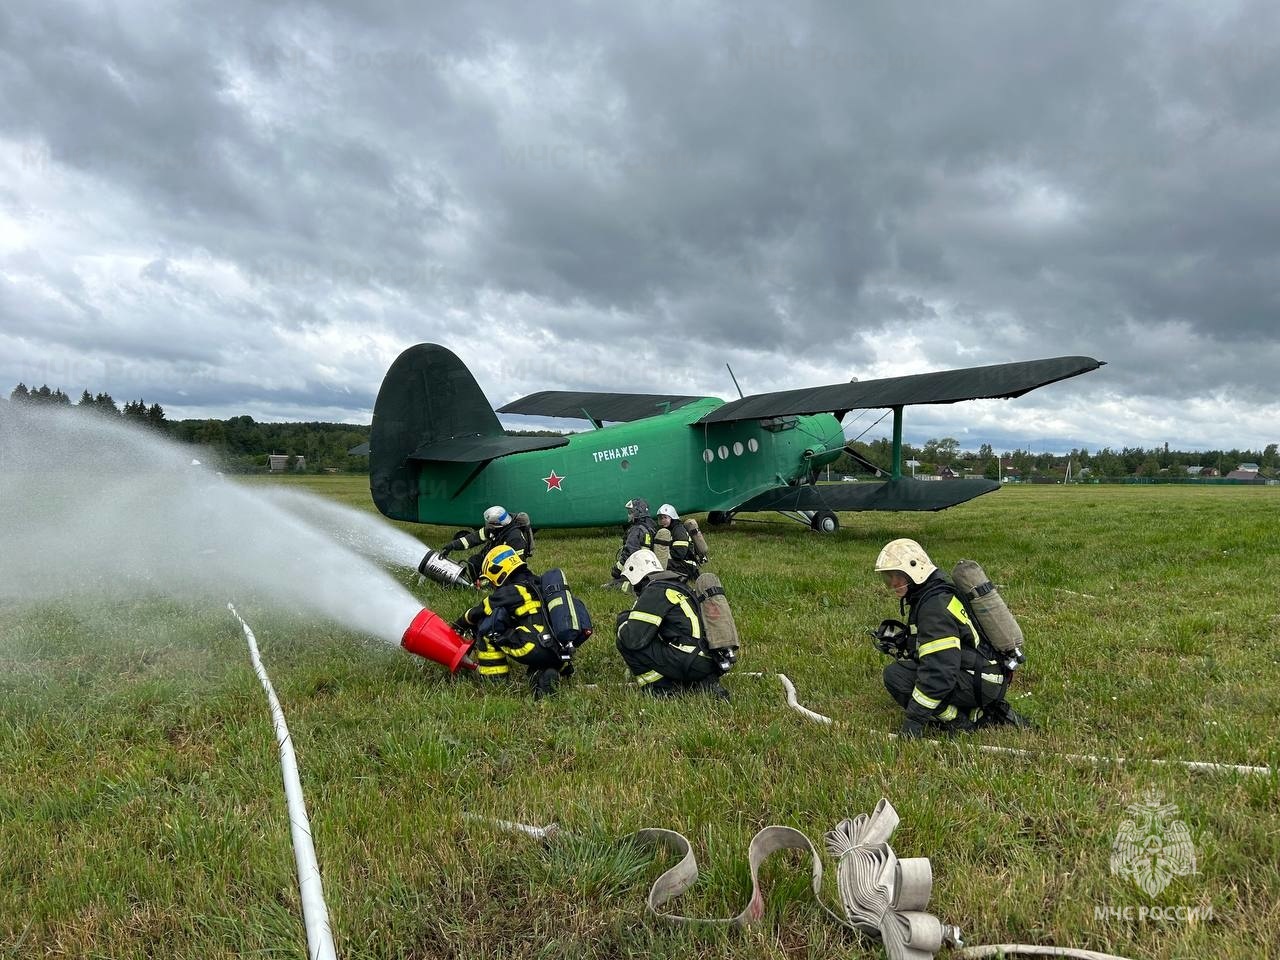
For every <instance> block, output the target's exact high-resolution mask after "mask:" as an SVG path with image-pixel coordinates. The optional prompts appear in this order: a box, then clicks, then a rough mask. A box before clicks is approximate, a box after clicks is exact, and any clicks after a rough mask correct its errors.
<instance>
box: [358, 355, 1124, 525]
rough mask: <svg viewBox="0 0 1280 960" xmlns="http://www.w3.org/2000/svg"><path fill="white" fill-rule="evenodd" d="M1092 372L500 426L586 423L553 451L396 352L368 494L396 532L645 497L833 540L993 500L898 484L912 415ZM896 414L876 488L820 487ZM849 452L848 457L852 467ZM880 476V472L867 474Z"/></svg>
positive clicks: (704, 401)
mask: <svg viewBox="0 0 1280 960" xmlns="http://www.w3.org/2000/svg"><path fill="white" fill-rule="evenodd" d="M1102 363H1103V362H1102V361H1099V360H1094V359H1092V358H1090V357H1055V358H1053V359H1048V360H1030V361H1026V362H1023V363H1003V364H996V365H994V366H986V367H969V368H966V369H961V370H946V371H941V372H938V373H923V374H916V375H913V376H905V377H892V378H888V379H884V380H870V381H866V382H862V383H858V382H851V383H840V384H833V385H830V386H824V387H810V388H805V389H800V390H785V391H781V392H778V393H764V394H759V395H756V396H750V397H744V398H742V399H739V400H734V401H731V402H728V403H726V402H725V401H723V400H721V399H719V398H717V397H688V396H674V395H656V394H637V393H588V392H576V391H565V390H551V391H543V392H541V393H535V394H531V395H529V396H527V397H523V398H521V399H519V400H515V401H513V402H512V403H508V404H507V405H506V406H504V407H501V408H500V409H499V410H498V411H497V412H498V413H509V414H522V415H528V416H539V417H564V418H572V419H580V420H587V421H590V422H591V423H592V425H593V426H594V427H595V429H594V430H586V431H583V432H580V433H573V434H570V435H568V436H560V437H528V436H524V437H516V436H508V435H507V434H506V433H505V432H504V431H503V428H502V425H501V424H500V423H499V422H498V417H497V415H496V414H495V412H494V410H493V409H492V407H491V406H490V405H489V402H488V400H486V399H485V396H484V394H483V393H482V392H481V390H480V387H479V385H478V384H477V383H476V381H475V378H474V377H473V376H472V375H471V372H470V371H469V370H468V369H467V368H466V365H465V364H463V362H462V361H461V360H459V359H458V357H457V356H456V355H455V354H454V353H453V352H452V351H450V350H448V349H446V348H445V347H442V346H440V345H438V344H434V343H420V344H418V345H416V346H413V347H410V348H409V349H407V350H405V351H404V352H403V353H402V354H400V356H399V357H398V358H397V359H396V361H395V362H394V363H393V364H392V365H391V368H390V369H389V370H388V371H387V375H386V377H385V378H384V379H383V381H382V387H381V389H380V390H379V391H378V399H377V401H376V403H375V406H374V412H373V431H372V434H371V437H370V443H369V446H370V452H369V485H370V489H371V491H372V493H373V500H374V503H376V504H377V506H378V509H379V510H381V511H382V513H383V514H385V515H386V516H388V517H390V518H392V519H393V520H407V521H410V522H416V523H440V524H457V525H461V526H474V525H475V524H476V523H477V522H478V519H479V517H480V516H481V514H482V513H483V511H484V509H485V508H486V507H488V506H490V505H492V504H494V503H501V504H504V505H506V506H508V507H509V508H511V509H512V510H523V511H526V512H528V513H529V515H530V516H531V517H532V519H533V523H534V525H535V526H536V527H595V526H610V525H613V524H617V523H621V522H622V521H623V520H624V519H625V516H626V512H625V510H624V509H623V504H624V503H625V502H626V501H627V500H629V499H631V498H632V497H645V498H646V499H648V500H649V502H650V503H651V504H655V505H656V504H658V503H661V502H664V501H668V502H671V503H674V504H676V506H677V507H678V508H679V509H680V510H681V511H682V512H685V513H701V512H704V511H705V512H707V513H708V521H709V522H710V523H712V524H713V525H717V524H723V523H728V522H730V520H731V519H732V518H733V515H734V514H736V513H739V512H744V511H774V510H776V511H778V512H780V513H783V514H784V515H787V516H790V517H792V518H793V519H798V520H802V521H803V522H806V523H808V524H810V525H811V526H812V527H813V529H815V530H818V531H820V532H823V533H832V532H834V531H835V530H837V529H838V528H839V520H838V519H837V517H836V513H837V512H838V511H858V510H943V509H945V508H947V507H952V506H955V505H956V504H958V503H964V502H965V501H966V500H972V499H973V498H974V497H978V496H981V495H982V494H984V493H990V492H991V491H993V490H997V489H999V486H1000V485H999V484H998V483H996V482H995V481H992V480H986V479H980V478H972V479H963V480H946V481H940V482H926V481H923V480H915V479H911V478H909V477H903V476H902V411H903V408H904V407H907V406H910V405H912V404H922V403H955V402H957V401H960V400H976V399H982V398H995V397H1017V396H1021V395H1022V394H1024V393H1026V392H1028V391H1029V390H1034V389H1036V388H1037V387H1042V386H1044V385H1046V384H1049V383H1054V382H1056V381H1058V380H1065V379H1067V378H1068V377H1074V376H1077V375H1079V374H1081V373H1087V372H1089V371H1091V370H1096V369H1097V368H1098V367H1100V366H1102ZM875 408H887V409H890V410H892V411H893V463H892V465H890V466H888V467H886V468H884V469H883V473H884V474H885V475H887V479H886V480H884V481H883V482H875V483H857V484H821V485H820V484H818V483H816V482H815V481H816V478H817V474H818V470H819V468H821V467H823V466H824V465H826V464H828V463H831V462H832V461H834V460H835V459H836V458H837V457H839V456H840V454H841V453H842V452H844V451H845V449H846V442H845V436H844V431H843V430H842V429H841V426H840V421H841V419H842V418H843V417H844V415H845V414H846V413H848V412H849V411H851V410H860V409H875ZM850 452H852V451H850ZM865 465H866V466H868V467H869V468H872V469H875V468H876V465H874V464H865Z"/></svg>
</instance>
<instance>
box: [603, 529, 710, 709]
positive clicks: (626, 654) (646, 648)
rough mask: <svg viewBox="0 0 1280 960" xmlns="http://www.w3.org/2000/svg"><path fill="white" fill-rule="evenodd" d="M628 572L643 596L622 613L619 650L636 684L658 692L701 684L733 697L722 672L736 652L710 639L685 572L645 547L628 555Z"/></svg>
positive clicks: (696, 687) (669, 693)
mask: <svg viewBox="0 0 1280 960" xmlns="http://www.w3.org/2000/svg"><path fill="white" fill-rule="evenodd" d="M622 576H623V578H624V579H626V580H627V582H628V583H630V584H631V586H632V587H633V588H634V589H635V592H636V593H637V594H638V596H637V598H636V602H635V605H634V606H633V607H632V608H631V609H630V610H624V611H623V612H622V613H620V614H618V641H617V644H618V652H619V653H620V654H622V659H623V660H624V661H626V664H627V668H628V669H629V670H630V671H631V674H632V676H634V677H635V682H636V684H637V685H639V686H640V687H641V689H643V690H645V691H646V692H648V693H650V694H652V695H653V696H658V697H662V696H672V695H674V694H678V693H683V692H685V691H690V690H700V691H705V692H707V693H710V694H712V695H713V696H715V697H719V698H720V699H723V700H728V699H729V691H728V690H726V689H725V688H724V687H723V686H721V684H720V675H721V674H722V673H724V672H725V671H726V670H727V669H728V668H729V666H731V665H732V662H733V661H732V657H731V656H727V655H726V654H725V653H724V652H722V651H719V650H713V649H711V648H710V647H709V646H708V645H707V642H706V632H707V631H706V626H705V624H704V623H703V621H702V615H701V613H700V612H699V610H698V602H697V600H696V599H695V597H694V595H693V594H692V593H691V592H690V590H689V587H688V585H687V584H686V583H685V582H684V580H683V579H682V578H681V577H680V575H679V574H677V573H674V572H672V571H670V570H663V569H662V564H661V563H660V562H659V560H658V558H657V557H656V556H655V555H654V553H653V551H652V550H646V549H640V550H636V551H635V552H634V553H632V554H631V555H630V556H629V557H627V560H626V562H625V563H624V564H623V565H622Z"/></svg>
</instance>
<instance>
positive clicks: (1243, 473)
mask: <svg viewBox="0 0 1280 960" xmlns="http://www.w3.org/2000/svg"><path fill="white" fill-rule="evenodd" d="M1245 466H1251V464H1241V465H1240V468H1239V469H1238V470H1232V471H1231V472H1230V473H1228V474H1227V475H1226V477H1225V479H1227V480H1257V479H1258V471H1257V470H1246V469H1244V468H1245Z"/></svg>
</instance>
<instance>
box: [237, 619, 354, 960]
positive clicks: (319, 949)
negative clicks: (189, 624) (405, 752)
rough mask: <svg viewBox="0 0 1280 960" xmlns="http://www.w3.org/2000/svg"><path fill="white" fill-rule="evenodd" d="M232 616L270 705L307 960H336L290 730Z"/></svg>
mask: <svg viewBox="0 0 1280 960" xmlns="http://www.w3.org/2000/svg"><path fill="white" fill-rule="evenodd" d="M227 609H228V610H230V611H231V615H232V616H234V617H235V618H236V619H237V620H239V621H240V626H241V627H243V628H244V636H245V640H246V641H247V642H248V644H249V656H250V657H251V658H252V659H253V669H254V672H255V673H257V675H258V679H259V680H261V681H262V689H264V690H266V691H267V701H268V702H269V703H270V704H271V719H272V721H273V722H274V723H275V728H276V743H278V744H279V745H280V769H281V773H282V775H283V776H284V794H285V799H286V801H287V802H288V807H289V830H290V832H291V834H292V836H293V859H294V862H295V863H296V864H297V868H298V893H299V896H300V897H301V899H302V919H303V923H304V924H305V925H306V928H307V956H308V957H309V958H310V960H337V956H338V952H337V949H336V948H335V947H334V945H333V931H332V930H331V929H330V928H329V908H328V907H326V906H325V902H324V887H323V885H322V884H321V882H320V864H319V863H318V862H317V861H316V848H315V845H314V844H313V843H312V842H311V822H310V821H309V820H308V819H307V805H306V802H305V801H304V800H303V799H302V781H301V779H300V778H299V777H298V763H297V760H296V759H295V757H294V754H293V741H292V739H291V738H290V737H289V728H288V726H286V725H285V722H284V711H283V710H281V709H280V701H279V700H278V699H277V698H276V691H275V689H274V688H273V687H272V686H271V679H270V678H269V677H268V676H267V671H266V669H265V668H264V667H263V666H262V659H261V658H260V657H259V656H258V641H257V639H256V638H255V637H254V635H253V631H252V630H250V629H249V625H248V624H247V623H245V622H244V618H243V617H241V616H240V614H239V613H237V612H236V608H235V607H234V606H233V605H232V604H230V603H228V604H227Z"/></svg>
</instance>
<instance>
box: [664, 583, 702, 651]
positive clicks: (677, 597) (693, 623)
mask: <svg viewBox="0 0 1280 960" xmlns="http://www.w3.org/2000/svg"><path fill="white" fill-rule="evenodd" d="M667 603H674V604H677V605H678V606H679V607H680V609H681V610H683V611H684V615H685V616H686V617H688V618H689V631H690V632H691V633H692V634H693V639H695V640H700V639H702V624H701V622H699V620H698V615H697V614H696V613H694V612H693V607H691V606H689V598H688V597H686V596H685V595H684V594H683V593H681V592H680V591H679V590H672V589H671V588H670V587H667Z"/></svg>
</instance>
